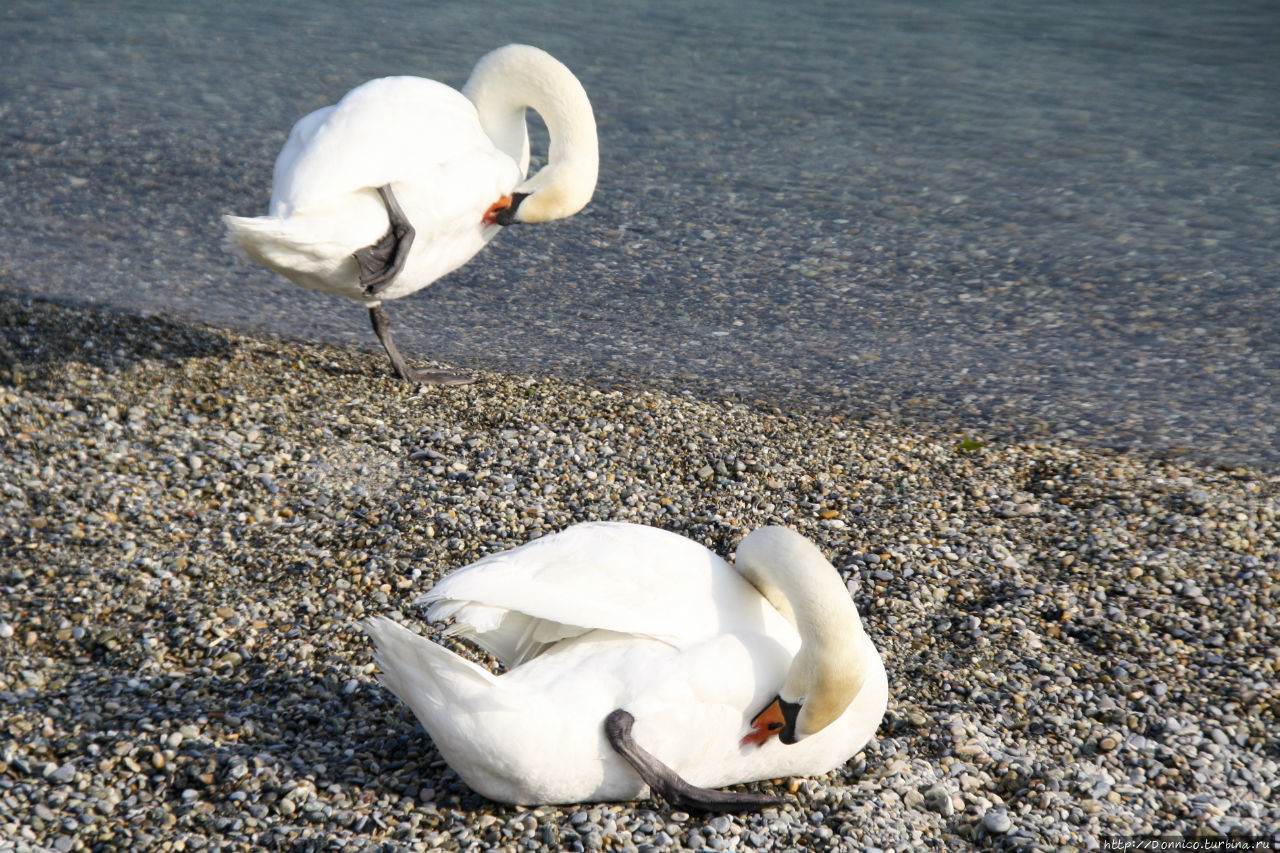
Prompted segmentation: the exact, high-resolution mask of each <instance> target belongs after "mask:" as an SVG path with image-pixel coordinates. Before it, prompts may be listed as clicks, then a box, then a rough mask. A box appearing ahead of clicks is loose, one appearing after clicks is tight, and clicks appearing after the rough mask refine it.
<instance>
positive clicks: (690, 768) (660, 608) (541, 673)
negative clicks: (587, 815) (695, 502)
mask: <svg viewBox="0 0 1280 853" xmlns="http://www.w3.org/2000/svg"><path fill="white" fill-rule="evenodd" d="M753 537H754V541H753ZM795 540H798V542H799V543H800V544H799V545H797V542H796V541H795ZM805 548H807V549H808V550H807V551H806V550H805ZM748 552H750V554H749V553H748ZM815 555H816V561H817V562H815V560H814V557H815ZM748 557H749V558H750V559H749V560H748ZM806 560H807V561H808V562H809V565H800V563H801V562H803V561H806ZM738 561H739V569H738V570H735V569H734V568H732V567H730V566H729V565H728V564H727V563H726V562H725V561H724V560H722V559H720V558H719V557H718V556H716V555H715V554H713V553H712V552H710V551H708V550H707V549H706V548H704V547H702V546H701V545H699V544H697V543H695V542H692V541H690V540H688V539H685V538H683V537H680V536H677V535H676V534H673V533H669V532H665V531H661V530H658V529H656V528H651V527H643V526H639V525H629V524H615V523H592V524H581V525H577V526H575V527H571V528H569V529H568V530H566V531H564V532H562V533H559V534H554V535H551V536H547V537H544V538H542V539H539V540H535V541H534V542H532V543H529V544H528V545H525V546H523V547H520V548H517V549H515V550H512V551H508V552H504V553H501V554H497V555H494V556H491V557H488V558H486V559H484V560H481V561H479V562H477V563H475V564H472V565H471V566H468V567H465V568H463V569H460V570H458V571H456V572H454V573H452V574H451V575H449V576H448V577H447V578H445V579H444V580H443V581H441V582H440V583H439V584H437V585H436V586H435V587H434V588H433V589H432V590H431V591H430V592H428V593H427V594H426V595H425V596H423V601H424V603H428V604H430V605H431V607H430V611H429V616H430V617H431V618H433V619H438V618H444V617H449V616H452V617H453V618H454V620H455V628H454V630H455V631H457V632H458V633H461V634H463V635H465V636H468V637H471V638H472V639H474V640H475V641H476V642H478V643H479V644H480V645H482V646H484V647H485V648H487V649H489V650H490V651H491V652H493V653H494V654H495V656H496V657H498V658H499V660H500V661H502V663H503V664H505V665H506V666H507V667H509V669H508V671H507V672H505V673H504V674H502V675H499V676H495V675H493V674H491V673H490V672H488V671H487V670H485V669H483V668H481V667H478V666H476V665H475V664H472V663H470V662H468V661H466V660H464V659H463V658H461V657H459V656H457V655H455V654H453V653H452V652H449V651H447V650H446V649H444V648H443V647H441V646H438V645H436V644H434V643H431V642H429V641H427V640H425V639H423V638H421V637H419V636H417V635H416V634H414V633H412V632H410V631H408V630H407V629H405V628H403V627H401V626H399V625H397V624H395V623H394V622H391V621H389V620H386V619H377V620H374V621H373V622H371V623H370V625H369V627H368V630H369V632H370V633H371V635H372V636H373V638H374V640H375V642H376V644H377V653H376V654H377V661H378V664H379V666H380V668H381V670H382V680H383V682H384V683H385V684H386V685H387V687H389V688H390V689H391V690H392V692H394V693H395V694H396V695H397V696H399V697H400V698H401V699H402V700H404V701H405V702H406V703H407V704H408V705H409V706H410V708H412V709H413V711H414V713H415V714H416V715H417V716H418V719H419V720H420V721H421V722H422V724H423V726H424V727H425V728H426V729H427V731H428V732H429V733H430V735H431V737H432V740H433V741H434V742H435V744H436V746H437V747H438V748H439V750H440V752H441V754H442V755H443V756H444V758H445V760H446V761H448V762H449V764H450V766H452V767H453V768H454V770H455V771H456V772H457V773H458V775H459V776H461V777H462V779H463V780H464V781H466V783H467V784H468V785H470V786H471V787H472V788H473V789H475V790H476V791H478V792H480V793H482V794H484V795H485V796H487V797H490V798H491V799H495V800H500V801H505V802H513V803H522V804H533V803H567V802H582V801H602V800H629V799H635V798H638V797H640V796H643V795H644V794H645V792H646V790H647V787H648V786H647V785H646V780H645V779H642V778H641V775H639V774H638V773H637V770H638V769H639V768H638V767H637V766H633V765H634V764H635V762H634V761H633V760H632V759H631V758H630V757H624V756H623V755H620V754H619V747H618V746H617V745H616V743H615V742H614V740H613V737H614V735H613V734H610V733H606V731H605V725H604V722H605V720H606V718H609V717H610V716H611V714H612V713H615V712H617V711H618V710H619V709H621V710H622V711H625V712H626V714H627V715H629V717H630V718H633V719H634V729H633V732H634V744H633V746H634V745H635V744H638V745H639V746H640V747H642V748H643V750H645V751H647V752H648V753H650V754H651V755H652V757H653V758H656V759H657V761H658V762H660V765H659V766H661V765H662V764H665V765H666V766H667V767H668V768H670V770H671V771H674V773H675V774H677V775H678V776H679V777H682V778H683V779H684V780H686V781H687V782H689V783H692V784H693V785H696V786H707V787H708V788H718V787H722V786H725V785H730V784H733V783H737V782H746V781H752V780H758V779H772V778H778V777H782V776H794V775H813V774H817V773H824V772H826V771H828V770H830V769H832V768H834V767H836V766H838V765H840V764H841V763H843V762H844V761H845V760H847V759H848V758H849V757H850V756H852V755H853V754H855V753H856V752H857V751H858V750H859V749H860V748H861V747H862V746H863V745H864V744H865V743H866V742H867V740H868V739H870V737H871V736H872V734H874V732H875V729H876V727H877V725H878V724H879V722H880V719H881V717H882V716H883V714H884V710H885V703H886V698H887V691H888V687H887V681H886V677H885V671H884V666H883V664H882V663H881V660H880V656H879V654H878V653H877V651H876V649H875V647H874V645H873V644H872V643H871V640H870V639H869V638H868V637H867V635H866V633H865V632H864V631H863V630H862V627H861V622H860V621H859V619H858V615H857V610H856V608H854V606H853V603H852V601H850V599H849V597H848V593H847V591H846V590H845V589H844V585H843V583H841V582H840V579H839V575H838V574H837V573H836V572H835V571H834V569H832V568H831V566H830V564H829V563H827V562H826V561H825V559H823V558H822V556H821V554H820V553H819V552H818V551H817V549H816V548H814V547H813V546H812V545H811V544H809V543H808V542H807V541H806V540H804V539H803V538H802V537H800V536H799V535H798V534H796V533H794V532H791V531H787V530H785V529H782V528H764V529H762V530H759V531H756V532H755V533H753V534H751V535H750V536H748V537H746V538H745V539H744V540H743V542H742V545H741V546H740V548H739V552H738ZM747 562H750V563H751V565H748V566H746V567H745V568H744V565H743V564H744V563H747ZM771 562H772V563H786V564H785V565H768V564H769V563H771ZM740 572H743V573H747V574H754V575H755V579H757V580H758V581H759V582H760V585H761V586H763V587H764V588H765V592H766V594H768V595H769V598H766V597H765V595H762V594H761V592H760V591H758V590H757V588H756V586H753V585H752V583H751V582H750V581H748V580H747V579H746V578H745V577H744V576H743V573H740ZM824 572H825V574H826V575H827V577H825V578H823V577H822V575H823V573H824ZM792 573H794V576H791V574H792ZM788 586H789V587H790V588H789V589H788ZM779 587H780V588H782V589H786V590H787V592H786V598H787V601H788V603H787V604H783V607H782V611H783V612H780V610H779V608H776V607H775V606H773V605H772V604H770V600H769V599H770V598H775V597H776V596H778V595H779ZM797 590H799V595H797ZM791 607H794V608H795V614H796V617H795V618H796V621H797V622H798V623H799V624H800V628H801V631H800V632H798V631H797V628H796V625H795V624H793V623H792V622H791V621H789V618H788V616H787V615H784V612H786V613H788V614H789V612H790V608H791ZM815 621H816V622H820V623H821V624H820V625H817V626H815V625H814V624H809V623H813V622H815ZM802 632H805V636H806V639H805V646H806V649H805V651H803V652H801V645H802V635H801V634H802ZM816 658H821V659H822V660H823V661H834V662H836V664H837V668H838V669H839V672H838V673H837V674H836V675H835V676H834V679H835V680H836V681H844V682H847V683H845V684H844V685H843V687H845V688H848V690H847V691H845V692H844V693H840V692H839V691H830V690H828V689H827V688H828V687H830V686H831V685H829V684H827V683H825V682H822V681H813V680H810V681H808V682H805V683H807V684H808V688H807V689H808V691H809V693H810V695H809V696H807V697H805V696H787V695H785V693H786V685H788V684H790V683H792V682H797V683H799V682H804V681H805V678H808V677H809V676H812V675H813V672H815V671H817V670H821V667H822V663H821V662H820V661H819V662H817V663H816V667H817V670H811V669H810V668H809V665H808V664H803V663H799V661H802V660H805V659H815V660H816ZM811 662H812V661H811ZM800 670H804V671H805V672H804V673H803V675H804V676H805V677H804V678H802V677H801V675H802V674H801V673H800V672H799V671H800ZM823 677H824V678H825V676H823ZM819 694H822V695H821V696H820V695H819ZM837 694H838V695H839V696H840V697H842V698H840V700H839V702H838V704H839V706H840V707H838V708H836V709H835V716H834V719H833V720H829V721H825V722H824V723H823V725H822V727H821V728H820V730H817V731H814V732H812V733H810V732H802V731H798V732H797V737H798V739H797V740H796V742H794V743H782V742H780V741H779V739H778V738H770V737H769V736H768V734H765V735H763V736H760V735H759V734H750V733H749V732H752V731H753V730H752V722H753V718H756V717H757V712H760V711H761V710H762V709H764V708H766V706H770V707H771V705H770V699H771V698H774V699H775V702H776V697H777V696H778V695H782V698H783V699H786V700H788V701H791V702H794V701H795V700H797V699H799V700H801V701H803V702H804V704H805V705H808V704H809V703H810V702H812V703H814V704H818V705H820V704H822V701H823V696H826V697H829V698H830V697H834V696H836V695H837ZM844 703H847V704H844ZM806 710H807V709H806ZM805 713H806V711H801V715H800V716H801V723H802V726H803V722H804V715H805ZM802 726H801V727H802ZM756 728H757V729H759V728H760V724H757V725H756ZM744 733H749V734H748V739H752V738H755V742H761V743H762V745H760V746H754V745H743V744H744V739H743V735H744ZM664 793H665V791H664ZM711 793H717V794H718V793H719V792H711ZM739 796H742V795H739ZM756 796H758V795H756ZM722 805H725V804H724V803H712V804H711V805H710V806H707V807H720V806H722ZM729 807H735V806H732V805H730V806H729ZM736 807H738V808H741V807H743V805H742V803H738V804H737V806H736Z"/></svg>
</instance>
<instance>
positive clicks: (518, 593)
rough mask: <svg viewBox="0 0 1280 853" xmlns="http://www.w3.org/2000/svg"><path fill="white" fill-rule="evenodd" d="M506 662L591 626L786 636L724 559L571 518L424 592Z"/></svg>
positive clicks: (640, 531) (786, 629) (642, 529)
mask: <svg viewBox="0 0 1280 853" xmlns="http://www.w3.org/2000/svg"><path fill="white" fill-rule="evenodd" d="M419 603H421V604H426V605H430V610H429V613H428V615H429V617H430V618H432V619H443V618H447V617H453V618H454V619H455V620H456V623H457V626H458V627H457V628H456V629H455V630H456V632H457V633H461V634H463V635H464V636H469V637H471V638H473V639H475V640H476V642H478V643H479V644H480V645H481V646H483V647H485V648H486V649H488V650H489V651H490V652H492V653H493V654H494V655H495V656H496V657H497V658H498V659H499V660H501V661H502V662H503V663H504V664H505V665H507V666H516V665H518V664H520V663H523V662H524V661H526V660H528V659H530V658H532V657H534V656H536V655H537V654H539V653H540V652H542V651H543V650H544V649H546V648H547V647H548V646H549V645H551V644H553V643H555V642H556V641H558V640H561V639H565V638H568V637H574V636H578V635H581V634H584V633H586V632H588V631H591V630H597V629H601V630H607V631H613V632H617V633H620V634H631V635H636V636H643V637H651V638H654V639H657V640H661V641H663V642H665V643H668V644H670V645H672V646H675V647H677V648H685V647H687V646H689V645H691V644H693V643H696V642H700V641H702V640H705V639H707V638H709V637H712V636H714V635H717V634H722V633H727V632H735V631H752V632H762V631H763V632H769V633H774V632H777V633H780V634H781V635H783V636H786V635H789V634H791V635H793V634H794V628H792V626H791V625H790V624H789V623H787V622H786V621H785V620H784V619H782V617H781V616H780V615H779V614H778V613H777V611H776V610H774V609H773V607H772V606H771V605H769V603H768V602H767V601H766V600H765V599H764V598H763V597H762V596H761V595H760V594H759V593H758V592H756V590H755V588H754V587H752V586H751V584H749V583H748V582H747V581H746V580H745V579H744V578H743V577H742V576H741V575H739V574H738V573H737V572H736V571H735V570H734V569H733V568H732V567H731V566H730V565H729V564H728V563H726V562H725V561H724V560H723V559H721V558H720V557H718V556H717V555H716V554H714V553H712V552H711V551H709V550H708V549H707V548H705V547H703V546H702V545H699V544H698V543H697V542H693V541H691V540H689V539H686V538H684V537H683V536H679V535H677V534H675V533H670V532H668V531H665V530H659V529H658V528H655V527H647V526H644V525H638V524H626V523H619V522H591V523H587V524H579V525H575V526H573V527H570V528H568V529H567V530H564V531H561V532H560V533H554V534H551V535H548V536H544V537H542V538H541V539H536V540H534V541H533V542H530V543H528V544H527V545H523V546H521V547H519V548H516V549H513V550H511V551H504V552H502V553H499V554H493V555H491V556H488V557H485V558H484V559H482V560H479V561H477V562H475V563H472V564H471V565H469V566H464V567H463V568H461V569H458V570H457V571H455V572H453V573H452V574H450V575H448V576H447V577H445V578H444V579H443V580H442V581H440V583H438V584H436V585H435V587H433V588H432V589H431V590H430V591H428V592H427V593H426V594H424V595H423V596H422V597H421V599H420V600H419Z"/></svg>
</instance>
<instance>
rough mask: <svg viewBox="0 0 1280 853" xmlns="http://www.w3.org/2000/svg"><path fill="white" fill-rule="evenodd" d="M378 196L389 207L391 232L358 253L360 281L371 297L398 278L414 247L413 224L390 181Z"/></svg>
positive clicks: (388, 215)
mask: <svg viewBox="0 0 1280 853" xmlns="http://www.w3.org/2000/svg"><path fill="white" fill-rule="evenodd" d="M378 195H380V196H382V204H383V206H385V207H386V208H387V219H388V220H389V221H390V224H389V225H388V226H387V233H386V234H383V235H382V237H381V239H379V240H378V242H376V243H374V244H373V245H371V246H365V247H364V248H363V249H360V250H358V251H357V252H355V253H354V257H355V259H356V263H357V264H359V265H360V284H361V285H363V286H364V292H365V294H366V295H368V296H377V295H378V294H379V293H381V292H382V291H384V290H386V289H387V287H389V286H390V284H391V282H393V281H395V278H396V276H398V275H399V274H400V271H401V270H402V269H404V262H405V259H406V258H408V257H409V248H410V247H411V246H413V235H414V230H413V226H412V225H410V224H409V219H408V217H406V216H405V215H404V211H403V210H401V209H400V204H399V202H397V201H396V197H395V194H394V193H392V192H391V185H390V184H383V185H382V186H380V187H378Z"/></svg>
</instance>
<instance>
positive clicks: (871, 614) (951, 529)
mask: <svg viewBox="0 0 1280 853" xmlns="http://www.w3.org/2000/svg"><path fill="white" fill-rule="evenodd" d="M459 366H464V367H470V366H469V365H459ZM0 413H2V417H0V505H2V507H3V510H2V512H0V591H2V592H3V595H2V596H0V661H2V665H0V851H6V853H8V851H15V853H16V851H45V850H55V851H60V853H67V852H68V851H80V850H85V851H88V850H157V851H170V850H172V851H184V850H187V851H240V850H290V851H295V850H296V851H313V850H314V851H319V850H335V851H430V850H504V851H506V850H510V851H514V850H560V849H568V850H625V851H632V850H636V851H648V850H666V849H693V850H703V849H710V850H747V849H755V850H794V849H819V850H864V849H882V850H928V849H938V850H941V849H964V848H966V847H969V846H981V847H985V848H989V849H1002V850H1089V849H1095V848H1096V847H1097V846H1098V844H1099V839H1101V838H1103V837H1105V836H1108V835H1113V834H1120V835H1131V834H1143V833H1160V834H1180V835H1184V836H1197V835H1220V834H1244V835H1265V834H1271V835H1274V834H1276V833H1277V832H1280V794H1278V793H1277V791H1276V790H1275V786H1276V784H1277V782H1276V780H1277V779H1278V778H1280V766H1278V764H1280V745H1278V743H1277V732H1278V731H1280V719H1278V717H1280V689H1278V688H1277V670H1278V669H1280V629H1278V628H1277V617H1276V613H1277V611H1280V562H1278V561H1280V541H1278V540H1280V524H1277V514H1278V513H1280V477H1278V476H1277V475H1276V474H1275V473H1274V472H1272V471H1269V470H1266V469H1255V468H1229V467H1213V466H1208V465H1201V464H1198V463H1195V462H1193V461H1189V460H1187V459H1185V458H1182V459H1179V458H1160V457H1159V456H1156V455H1141V454H1131V455H1125V454H1121V453H1117V452H1114V451H1108V450H1099V449H1092V448H1090V447H1088V446H1084V445H1078V444H1072V443H1068V442H1062V443H1016V442H1001V441H994V440H985V439H983V437H982V436H981V435H975V434H972V433H968V434H963V435H961V434H948V433H946V432H945V431H939V432H937V433H930V432H928V431H927V430H923V429H921V428H920V427H919V426H918V425H916V426H911V427H907V426H904V425H903V424H900V423H895V422H893V421H892V420H891V419H888V418H885V417H882V416H871V417H868V418H866V419H858V418H853V417H842V416H840V415H831V414H829V413H828V414H814V413H806V412H804V411H791V410H784V409H780V408H778V407H777V406H775V405H772V404H769V403H766V402H761V401H758V400H752V399H748V398H731V399H720V398H716V397H714V396H707V395H705V394H702V393H692V392H689V393H676V392H668V391H657V390H653V389H651V388H650V389H646V388H643V387H637V386H631V385H627V384H623V383H612V384H611V383H608V382H594V383H579V382H575V381H571V380H567V379H557V378H547V377H539V376H517V375H504V374H498V373H488V372H483V371H481V372H480V373H479V381H478V382H477V383H476V384H474V385H472V386H468V387H464V388H450V389H435V388H420V389H416V390H415V389H410V388H406V387H404V386H402V385H400V384H399V383H398V382H397V381H396V380H394V379H393V377H392V376H391V374H390V371H389V370H388V369H387V366H386V364H385V359H384V358H383V357H382V355H381V354H380V353H379V354H373V353H366V352H360V351H356V350H352V349H344V348H339V347H332V346H324V345H310V344H300V343H293V342H289V341H284V340H279V339H273V338H269V337H265V336H258V337H255V336H248V335H245V334H242V333H238V332H232V331H225V330H220V329H216V328H211V327H205V326H198V325H185V324H179V323H175V322H172V321H170V320H165V319H161V318H157V317H152V316H147V315H144V314H140V313H131V312H113V311H109V310H99V309H90V308H83V307H74V306H69V305H62V304H56V303H53V302H49V301H43V300H39V299H33V298H29V297H19V296H12V295H2V294H0ZM592 519H614V520H626V521H634V522H641V523H646V524H652V525H656V526H659V527H663V528H666V529H670V530H674V531H677V532H679V533H681V534H684V535H686V536H689V537H691V538H693V539H696V540H697V541H699V542H702V543H704V544H706V545H707V546H709V547H711V548H712V549H714V550H716V551H717V552H719V553H721V554H724V555H726V556H727V555H729V554H731V553H732V551H733V549H734V547H735V544H736V542H737V541H738V539H739V538H740V537H741V536H742V534H743V533H744V532H746V531H748V530H751V529H753V528H755V527H757V526H760V525H763V524H787V525H791V526H793V527H795V528H796V529H798V530H800V531H801V532H802V533H804V534H805V535H807V536H809V537H811V538H813V539H814V540H815V541H816V542H817V543H818V544H819V545H820V546H821V547H822V548H823V550H824V552H825V553H826V554H827V555H828V556H829V557H830V558H831V559H832V562H833V563H834V565H835V566H836V567H837V568H838V569H839V570H840V571H841V573H842V575H843V576H844V577H845V579H846V581H847V583H848V588H849V591H850V594H851V595H853V597H854V599H855V601H856V602H857V604H858V607H859V609H860V611H861V612H862V614H863V618H864V621H865V624H866V626H867V630H868V632H869V633H870V634H871V636H872V638H873V639H874V640H875V642H876V644H877V645H878V647H879V648H880V650H881V653H882V654H883V656H884V659H885V663H886V666H887V668H888V671H889V679H890V703H889V711H888V714H887V715H886V717H885V719H884V722H883V723H882V725H881V727H880V730H879V733H878V736H877V737H876V738H875V739H874V740H873V741H872V742H871V743H870V744H868V746H867V747H866V749H865V750H864V751H863V752H862V753H860V754H859V755H858V756H856V757H855V758H854V759H853V760H851V761H849V762H848V763H847V764H846V765H844V766H843V767H842V768H840V769H839V770H837V771H835V772H833V773H831V774H828V775H827V776H824V777H820V778H812V779H789V780H777V781H774V782H770V783H762V784H759V785H756V786H754V787H756V788H759V789H761V790H767V791H769V792H772V793H781V794H785V795H788V796H789V797H790V799H791V802H790V804H789V805H787V806H785V807H782V808H778V809H768V810H765V811H764V812H762V813H757V814H747V815H739V816H732V817H731V816H717V815H690V814H686V813H682V812H679V811H672V810H670V809H669V808H668V807H667V806H666V805H665V804H663V803H661V802H659V801H644V802H635V803H612V804H581V805H570V806H563V807H554V806H538V807H519V806H506V805H499V804H495V803H491V802H489V801H486V800H484V799H483V798H480V797H479V796H477V795H475V794H473V793H472V792H470V791H469V790H468V789H467V788H466V787H465V786H464V785H463V784H462V783H461V782H460V781H459V780H458V778H457V777H456V776H455V775H454V774H453V773H452V771H450V770H449V768H448V767H447V766H446V765H445V764H444V763H443V761H442V760H441V759H440V757H439V754H438V753H437V751H436V749H435V748H434V747H433V745H432V743H431V741H430V739H429V737H427V735H426V734H425V733H424V732H423V731H422V730H421V728H420V727H419V726H418V724H417V723H416V721H415V720H414V718H413V717H412V715H411V714H410V712H409V711H408V710H407V708H405V707H404V706H403V705H401V704H400V703H399V702H398V701H397V700H396V699H395V698H394V697H393V696H392V695H391V694H390V693H389V692H388V691H386V690H385V689H384V688H382V687H381V686H380V685H379V684H378V682H377V680H376V674H375V671H374V667H373V664H372V660H371V650H370V646H369V643H368V641H367V639H366V638H365V637H364V635H363V634H362V632H361V631H360V628H359V623H360V622H361V620H363V619H365V618H367V617H369V616H373V615H377V614H382V615H388V616H391V617H393V618H396V619H403V620H406V621H407V622H408V623H409V624H410V625H412V626H414V627H416V628H417V629H418V630H421V631H424V632H426V631H429V630H430V629H429V627H428V626H427V625H425V624H424V623H422V622H421V619H420V616H421V614H420V613H418V612H416V610H415V609H414V607H413V606H412V604H411V602H412V600H413V598H414V597H415V596H417V595H418V594H420V593H422V592H423V591H424V590H426V589H427V588H428V587H429V586H430V585H431V584H432V582H433V581H434V580H435V579H437V578H438V577H440V575H441V574H442V573H444V572H447V571H449V570H450V569H452V568H455V567H458V566H461V565H464V564H466V563H468V562H470V561H472V560H474V559H476V558H478V557H480V556H483V555H485V554H488V553H491V552H493V551H497V550H501V549H506V548H509V547H512V546H515V545H518V544H521V543H523V542H526V541H528V540H529V539H531V538H534V537H536V536H539V535H541V534H544V533H547V532H551V531H554V530H559V529H562V528H564V527H566V526H568V525H569V524H572V523H574V522H579V521H586V520H592ZM531 736H532V735H531Z"/></svg>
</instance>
